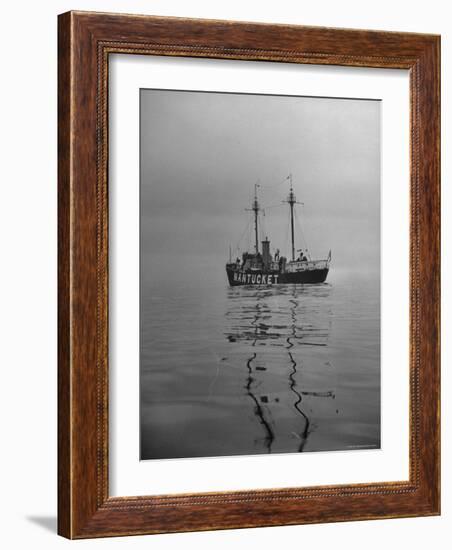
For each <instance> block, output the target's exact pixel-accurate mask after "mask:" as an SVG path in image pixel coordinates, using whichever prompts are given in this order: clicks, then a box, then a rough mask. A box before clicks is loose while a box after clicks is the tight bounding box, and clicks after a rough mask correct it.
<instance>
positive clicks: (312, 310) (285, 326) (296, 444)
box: [224, 284, 335, 453]
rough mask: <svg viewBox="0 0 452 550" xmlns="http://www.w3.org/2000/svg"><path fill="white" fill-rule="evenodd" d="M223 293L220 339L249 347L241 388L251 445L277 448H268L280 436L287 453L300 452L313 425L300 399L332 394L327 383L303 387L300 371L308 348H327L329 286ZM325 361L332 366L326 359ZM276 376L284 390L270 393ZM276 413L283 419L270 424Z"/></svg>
mask: <svg viewBox="0 0 452 550" xmlns="http://www.w3.org/2000/svg"><path fill="white" fill-rule="evenodd" d="M227 292H228V294H227V310H226V313H225V317H226V323H225V327H226V328H225V333H224V334H225V337H226V339H227V340H228V341H229V343H230V344H232V345H236V346H240V349H241V350H243V348H244V346H246V345H248V346H249V355H248V356H247V357H246V359H245V360H244V367H245V375H246V377H245V384H244V389H245V393H246V395H247V396H248V397H249V401H250V405H251V409H252V412H253V414H254V416H255V417H256V419H257V421H258V425H259V429H260V434H259V435H257V436H256V438H255V447H260V448H261V451H260V452H268V453H271V452H277V449H276V450H274V447H277V445H276V443H277V442H278V440H281V445H282V446H283V447H284V448H285V449H286V450H287V442H288V440H289V441H291V450H292V452H293V451H298V452H302V451H303V450H304V448H305V445H306V443H307V441H308V438H309V435H310V433H311V432H312V431H313V430H314V429H315V425H314V424H313V423H312V422H311V420H310V417H309V414H312V409H311V410H309V411H308V410H307V407H306V406H305V404H304V402H303V401H304V397H305V396H309V397H316V398H323V399H334V398H335V394H334V391H333V390H332V389H331V387H325V388H320V389H318V390H317V389H316V390H315V391H312V390H303V377H302V372H301V371H302V367H303V362H304V361H309V359H310V358H311V359H312V354H311V353H309V352H308V351H307V350H308V349H309V348H312V347H327V346H328V338H329V333H330V327H331V315H332V313H331V308H330V301H329V300H328V298H329V295H330V292H331V286H330V285H328V284H324V285H285V286H279V287H276V286H275V287H268V288H258V289H256V287H233V288H230V289H228V291H227ZM327 364H328V366H329V367H330V368H331V367H332V365H331V361H328V362H327ZM281 378H282V379H284V380H285V381H286V388H288V391H287V389H286V390H285V391H284V390H283V389H280V391H279V392H277V391H276V387H277V385H278V384H277V382H278V381H281ZM266 390H268V391H266ZM288 407H290V408H291V410H293V411H294V412H295V415H296V419H295V420H296V421H295V422H294V420H293V419H289V421H287V408H288ZM282 417H283V418H284V419H285V421H284V422H281V421H280V422H279V423H276V422H275V420H274V419H275V418H277V419H281V418H282Z"/></svg>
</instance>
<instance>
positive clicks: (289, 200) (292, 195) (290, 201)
mask: <svg viewBox="0 0 452 550" xmlns="http://www.w3.org/2000/svg"><path fill="white" fill-rule="evenodd" d="M288 179H289V181H290V192H289V196H288V197H287V200H286V201H283V202H287V203H288V204H289V206H290V229H291V234H292V261H294V260H295V233H294V220H293V218H294V216H293V207H294V204H302V203H301V202H297V199H296V197H295V193H294V192H293V186H292V174H289V177H288Z"/></svg>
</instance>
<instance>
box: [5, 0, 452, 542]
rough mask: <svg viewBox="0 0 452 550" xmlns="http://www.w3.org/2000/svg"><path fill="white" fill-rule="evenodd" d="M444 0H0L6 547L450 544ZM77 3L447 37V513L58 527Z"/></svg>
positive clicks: (450, 46)
mask: <svg viewBox="0 0 452 550" xmlns="http://www.w3.org/2000/svg"><path fill="white" fill-rule="evenodd" d="M448 6H449V2H446V1H442V0H429V1H428V2H426V1H425V0H411V1H410V2H395V1H394V0H379V1H378V2H377V1H375V2H363V1H362V0H361V1H359V0H339V1H337V0H323V1H317V2H316V1H315V0H309V1H303V0H299V1H297V2H291V1H290V0H277V1H275V0H271V1H267V0H260V1H254V0H253V1H251V0H249V1H246V0H227V1H223V2H208V1H207V0H190V2H187V1H185V2H184V1H183V0H149V1H144V0H143V1H138V0H130V1H126V0H109V1H108V0H105V1H101V0H91V1H81V0H73V1H66V0H64V1H56V0H48V1H46V2H25V1H23V0H16V1H15V2H8V3H5V4H3V5H2V11H1V23H2V25H1V33H0V40H1V50H0V51H1V62H0V63H1V67H2V70H1V77H2V78H1V85H0V95H1V100H0V151H1V157H0V158H1V162H0V174H1V175H0V192H1V198H0V262H1V269H0V334H1V335H2V337H1V340H0V358H1V359H0V365H1V369H2V375H3V378H2V379H3V382H2V384H1V385H0V426H1V432H0V438H1V439H0V442H1V443H0V444H1V454H0V508H1V510H0V517H1V519H2V522H1V524H2V529H1V533H0V537H1V544H2V547H3V548H8V549H14V548H26V547H33V548H46V549H52V548H62V547H69V545H71V544H72V545H83V547H84V548H104V547H106V546H107V545H109V547H122V548H125V547H127V548H145V547H148V546H149V545H152V547H153V548H156V549H166V548H172V547H173V546H180V547H184V548H189V549H190V548H200V549H203V548H206V549H207V548H211V547H212V546H215V547H216V548H217V549H221V548H229V547H231V546H232V545H233V546H234V547H235V548H249V547H250V546H253V547H254V546H255V547H256V548H261V549H265V548H274V547H290V546H291V545H294V546H298V547H301V546H304V547H305V548H313V547H315V548H319V549H323V548H334V549H341V548H347V550H351V549H355V548H356V549H360V550H361V549H362V548H363V547H365V548H366V549H367V550H371V549H373V548H378V549H379V550H381V548H382V547H384V546H387V547H389V548H393V547H397V546H399V545H403V546H405V547H410V549H413V550H414V549H421V548H422V549H424V548H426V547H432V546H434V547H435V548H440V549H442V548H449V547H450V538H451V535H452V489H451V487H452V476H451V467H450V464H451V460H452V446H451V443H450V438H448V437H447V435H448V434H450V432H451V424H452V421H451V404H450V400H449V394H450V393H451V392H452V374H451V372H450V369H448V365H449V364H450V362H451V360H452V357H451V354H452V348H451V344H450V340H451V339H450V338H447V335H448V334H449V333H450V332H451V330H452V321H451V313H452V312H451V308H450V307H449V306H451V305H452V295H451V286H450V285H448V276H450V274H451V272H452V254H451V251H450V250H451V242H450V241H451V238H452V212H451V202H452V188H451V186H448V185H447V182H448V180H449V177H450V172H451V167H452V161H451V159H450V157H449V158H447V155H446V152H447V151H450V150H451V147H452V144H451V139H450V127H451V124H450V123H451V113H452V109H451V106H450V99H449V100H448V98H447V95H448V96H450V91H449V93H447V91H448V90H450V81H451V78H452V17H451V14H450V13H449V11H450V10H449V9H448ZM70 9H85V10H93V11H117V12H128V13H145V14H154V15H177V16H187V17H203V18H216V19H232V20H234V19H236V20H248V21H262V22H275V23H295V24H305V25H323V26H334V27H352V28H368V29H384V30H394V31H414V32H431V33H439V34H442V59H443V61H442V83H443V84H442V87H443V90H446V92H445V93H444V92H443V106H442V116H443V119H442V126H443V135H442V140H443V141H442V150H443V170H442V179H443V200H442V204H443V220H444V223H443V283H444V284H443V315H442V317H443V335H444V336H443V381H442V386H443V515H442V517H434V518H415V519H403V520H385V521H374V522H368V521H366V522H360V523H343V524H330V525H311V526H300V527H278V528H267V529H252V530H240V531H221V532H216V533H209V532H208V533H191V534H180V535H160V536H154V537H129V538H121V539H102V540H93V541H84V542H69V541H66V540H64V539H62V538H60V537H57V535H56V534H55V530H56V238H57V233H56V158H57V146H56V128H57V111H56V98H57V88H56V68H57V47H56V36H57V17H56V16H57V14H58V13H61V12H64V11H67V10H70Z"/></svg>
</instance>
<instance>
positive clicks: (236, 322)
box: [141, 278, 380, 459]
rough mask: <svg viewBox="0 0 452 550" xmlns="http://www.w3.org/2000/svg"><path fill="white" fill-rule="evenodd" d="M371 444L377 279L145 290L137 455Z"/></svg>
mask: <svg viewBox="0 0 452 550" xmlns="http://www.w3.org/2000/svg"><path fill="white" fill-rule="evenodd" d="M379 446H380V303H379V284H378V280H375V279H374V280H366V279H365V278H356V280H350V279H346V278H344V280H343V281H337V282H333V283H331V284H330V283H325V284H322V285H282V286H274V287H267V288H257V287H236V288H229V287H228V286H226V284H225V282H223V281H221V282H220V284H218V286H215V284H210V285H207V286H206V285H201V284H199V285H197V284H196V283H194V284H190V285H189V284H187V285H185V286H177V287H175V286H174V285H172V286H170V287H168V288H165V287H161V286H160V287H158V288H153V287H152V286H150V285H149V286H146V285H144V286H143V287H142V312H141V458H142V459H148V458H176V457H199V456H221V455H242V454H248V455H250V454H257V453H283V452H301V451H303V452H306V451H327V450H348V449H356V448H378V447H379Z"/></svg>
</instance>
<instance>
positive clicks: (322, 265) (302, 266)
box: [286, 260, 329, 273]
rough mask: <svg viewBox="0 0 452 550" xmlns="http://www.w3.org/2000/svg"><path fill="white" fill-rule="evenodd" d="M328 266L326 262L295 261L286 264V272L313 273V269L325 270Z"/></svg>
mask: <svg viewBox="0 0 452 550" xmlns="http://www.w3.org/2000/svg"><path fill="white" fill-rule="evenodd" d="M328 266H329V261H328V260H299V261H297V260H295V261H293V262H289V263H288V264H287V266H286V271H287V272H289V273H292V272H296V271H313V270H315V269H327V268H328Z"/></svg>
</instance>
